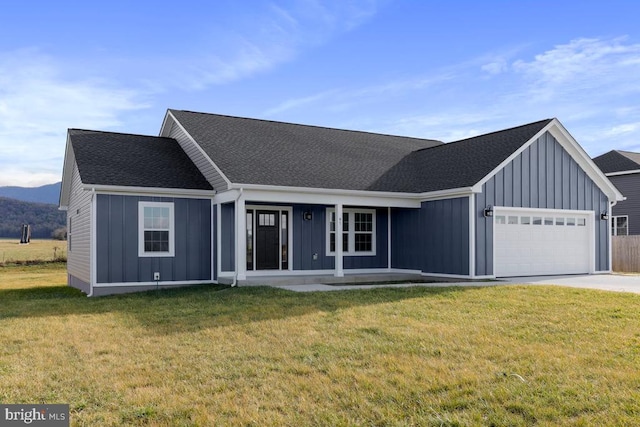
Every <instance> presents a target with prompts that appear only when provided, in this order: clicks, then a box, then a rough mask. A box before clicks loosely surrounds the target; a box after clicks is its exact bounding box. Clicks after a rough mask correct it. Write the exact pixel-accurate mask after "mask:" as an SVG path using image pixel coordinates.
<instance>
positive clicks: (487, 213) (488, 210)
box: [484, 205, 493, 218]
mask: <svg viewBox="0 0 640 427" xmlns="http://www.w3.org/2000/svg"><path fill="white" fill-rule="evenodd" d="M492 216H493V206H491V205H489V206H487V207H486V208H485V209H484V217H485V218H490V217H492Z"/></svg>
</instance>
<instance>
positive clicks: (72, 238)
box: [67, 164, 92, 294]
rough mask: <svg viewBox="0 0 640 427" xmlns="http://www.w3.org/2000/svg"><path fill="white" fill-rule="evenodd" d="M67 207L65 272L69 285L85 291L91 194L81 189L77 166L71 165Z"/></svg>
mask: <svg viewBox="0 0 640 427" xmlns="http://www.w3.org/2000/svg"><path fill="white" fill-rule="evenodd" d="M70 193H71V195H70V200H69V208H68V209H67V230H68V234H67V235H68V242H67V245H68V248H67V274H68V281H69V286H73V287H74V288H78V289H80V290H81V291H83V292H85V293H87V294H88V293H89V292H90V283H91V195H92V193H91V192H90V191H84V190H83V189H82V180H81V179H80V173H79V171H78V167H77V166H76V165H75V164H74V165H73V172H72V180H71V191H70Z"/></svg>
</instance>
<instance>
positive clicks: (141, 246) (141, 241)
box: [138, 202, 176, 258]
mask: <svg viewBox="0 0 640 427" xmlns="http://www.w3.org/2000/svg"><path fill="white" fill-rule="evenodd" d="M144 208H169V251H168V252H146V251H145V250H144V232H145V229H144ZM175 228H176V227H175V216H174V204H173V203H172V202H138V256H139V257H154V258H160V257H173V256H175Z"/></svg>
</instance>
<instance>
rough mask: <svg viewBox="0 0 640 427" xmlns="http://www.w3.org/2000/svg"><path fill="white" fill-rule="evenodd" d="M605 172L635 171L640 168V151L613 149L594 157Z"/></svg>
mask: <svg viewBox="0 0 640 427" xmlns="http://www.w3.org/2000/svg"><path fill="white" fill-rule="evenodd" d="M593 161H594V162H595V164H596V165H598V167H599V168H600V169H601V170H602V172H604V173H607V174H608V173H615V172H624V171H635V170H639V169H640V153H633V152H631V151H621V150H611V151H609V152H608V153H604V154H602V155H600V156H598V157H595V158H594V159H593Z"/></svg>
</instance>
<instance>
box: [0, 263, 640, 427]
mask: <svg viewBox="0 0 640 427" xmlns="http://www.w3.org/2000/svg"><path fill="white" fill-rule="evenodd" d="M25 277H30V279H25ZM0 301H1V302H2V303H1V304H0V343H2V345H0V403H34V402H35V403H69V404H70V405H71V411H72V415H71V420H72V425H80V426H85V425H86V426H92V425H154V426H155V425H157V426H198V425H202V426H209V425H260V426H262V425H331V426H333V425H338V426H339V425H367V426H370V425H397V426H403V425H426V426H462V425H496V426H503V425H512V426H526V425H534V424H535V425H543V426H545V425H548V426H551V425H553V426H556V425H560V426H562V425H567V426H568V425H571V426H575V425H578V426H580V425H584V426H590V425H635V424H637V421H638V419H640V374H639V372H638V366H639V364H640V329H639V328H638V325H639V324H640V310H638V306H639V304H640V296H638V295H633V294H625V293H617V292H615V293H614V292H611V293H608V292H601V291H593V290H582V289H573V288H559V287H543V286H530V287H525V286H512V287H507V286H496V287H485V288H404V289H389V288H387V289H373V290H353V291H349V290H345V291H340V292H326V293H292V292H287V291H284V290H279V289H271V288H266V287H247V288H227V287H223V286H216V285H212V286H203V287H194V288H186V289H179V290H166V291H152V292H149V293H144V294H135V295H126V296H110V297H102V298H95V299H87V298H86V297H84V296H83V295H82V294H81V293H80V292H78V291H76V290H74V289H71V288H68V287H66V286H64V270H63V269H62V268H61V267H59V266H56V265H49V266H44V267H43V266H22V267H7V268H4V269H0Z"/></svg>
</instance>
